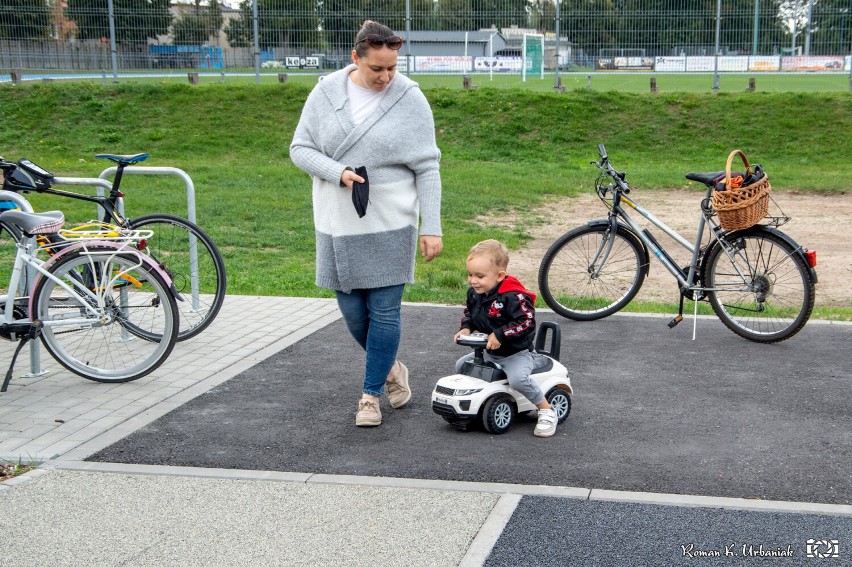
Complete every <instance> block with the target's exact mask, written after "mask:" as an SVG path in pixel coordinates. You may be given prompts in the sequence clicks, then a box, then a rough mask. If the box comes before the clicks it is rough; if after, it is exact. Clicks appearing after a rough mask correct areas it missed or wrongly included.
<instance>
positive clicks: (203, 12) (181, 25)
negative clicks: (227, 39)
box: [172, 0, 223, 45]
mask: <svg viewBox="0 0 852 567" xmlns="http://www.w3.org/2000/svg"><path fill="white" fill-rule="evenodd" d="M222 21H223V17H222V8H221V6H220V5H219V2H217V0H210V6H201V5H200V0H196V3H195V6H194V8H193V10H192V11H191V12H188V13H184V14H182V15H181V16H180V17H179V18H177V19H176V20H175V21H174V23H173V24H172V38H173V43H174V44H175V45H201V44H203V43H205V42H207V41H209V40H210V37H211V36H215V35H216V34H218V33H219V30H220V29H222Z"/></svg>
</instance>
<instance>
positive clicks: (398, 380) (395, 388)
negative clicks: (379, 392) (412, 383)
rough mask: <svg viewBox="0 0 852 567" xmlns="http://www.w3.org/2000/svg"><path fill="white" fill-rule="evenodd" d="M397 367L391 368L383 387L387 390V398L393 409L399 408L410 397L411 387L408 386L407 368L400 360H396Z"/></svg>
mask: <svg viewBox="0 0 852 567" xmlns="http://www.w3.org/2000/svg"><path fill="white" fill-rule="evenodd" d="M396 364H397V365H398V367H394V368H391V371H390V374H388V379H387V380H386V381H385V388H386V389H387V391H388V400H389V401H390V405H391V407H392V408H394V409H398V408H401V407H402V406H404V405H405V404H407V403H408V401H409V400H410V399H411V388H409V387H408V368H406V367H405V365H404V364H403V363H401V362H400V361H398V360H397V361H396Z"/></svg>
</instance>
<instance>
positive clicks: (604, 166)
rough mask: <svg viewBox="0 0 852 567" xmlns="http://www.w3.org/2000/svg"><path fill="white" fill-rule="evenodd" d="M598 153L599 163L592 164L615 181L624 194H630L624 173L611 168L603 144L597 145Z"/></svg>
mask: <svg viewBox="0 0 852 567" xmlns="http://www.w3.org/2000/svg"><path fill="white" fill-rule="evenodd" d="M598 152H599V153H600V155H601V161H600V162H592V163H594V164H595V165H596V166H598V168H599V169H600V170H601V172H602V173H604V174H606V175H608V176H609V177H611V178H612V179H614V180H615V183H616V185H618V187H619V188H620V189H621V190H622V191H623V192H624V193H630V186H629V185H628V184H627V182H626V181H625V180H624V177H625V175H626V174H625V173H620V172H618V171H616V170H615V168H614V167H612V164H611V163H610V162H609V156H607V153H606V148H605V147H604V145H603V144H598Z"/></svg>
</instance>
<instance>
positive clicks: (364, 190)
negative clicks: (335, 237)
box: [352, 165, 370, 217]
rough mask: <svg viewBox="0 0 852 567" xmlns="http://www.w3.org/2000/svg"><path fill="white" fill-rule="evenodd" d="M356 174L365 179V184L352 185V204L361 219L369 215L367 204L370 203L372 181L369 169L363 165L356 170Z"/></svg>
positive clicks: (356, 183) (355, 182) (354, 183)
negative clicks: (369, 176)
mask: <svg viewBox="0 0 852 567" xmlns="http://www.w3.org/2000/svg"><path fill="white" fill-rule="evenodd" d="M355 173H357V174H358V175H360V176H361V177H363V178H364V183H358V182H357V181H354V182H353V183H352V204H353V205H355V210H356V211H357V212H358V216H359V217H363V216H364V215H366V214H367V204H368V203H369V202H370V179H369V178H368V177H367V168H366V167H364V166H363V165H362V166H361V167H356V168H355Z"/></svg>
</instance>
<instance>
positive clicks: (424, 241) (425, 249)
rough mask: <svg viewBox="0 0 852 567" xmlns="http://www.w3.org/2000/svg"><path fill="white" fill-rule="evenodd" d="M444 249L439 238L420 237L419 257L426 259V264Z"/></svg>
mask: <svg viewBox="0 0 852 567" xmlns="http://www.w3.org/2000/svg"><path fill="white" fill-rule="evenodd" d="M443 249H444V241H443V240H441V237H440V236H428V235H423V236H421V237H420V255H421V256H423V257H424V258H426V261H427V262H431V261H432V260H434V259H435V258H436V257H437V256H438V254H440V253H441V250H443Z"/></svg>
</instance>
